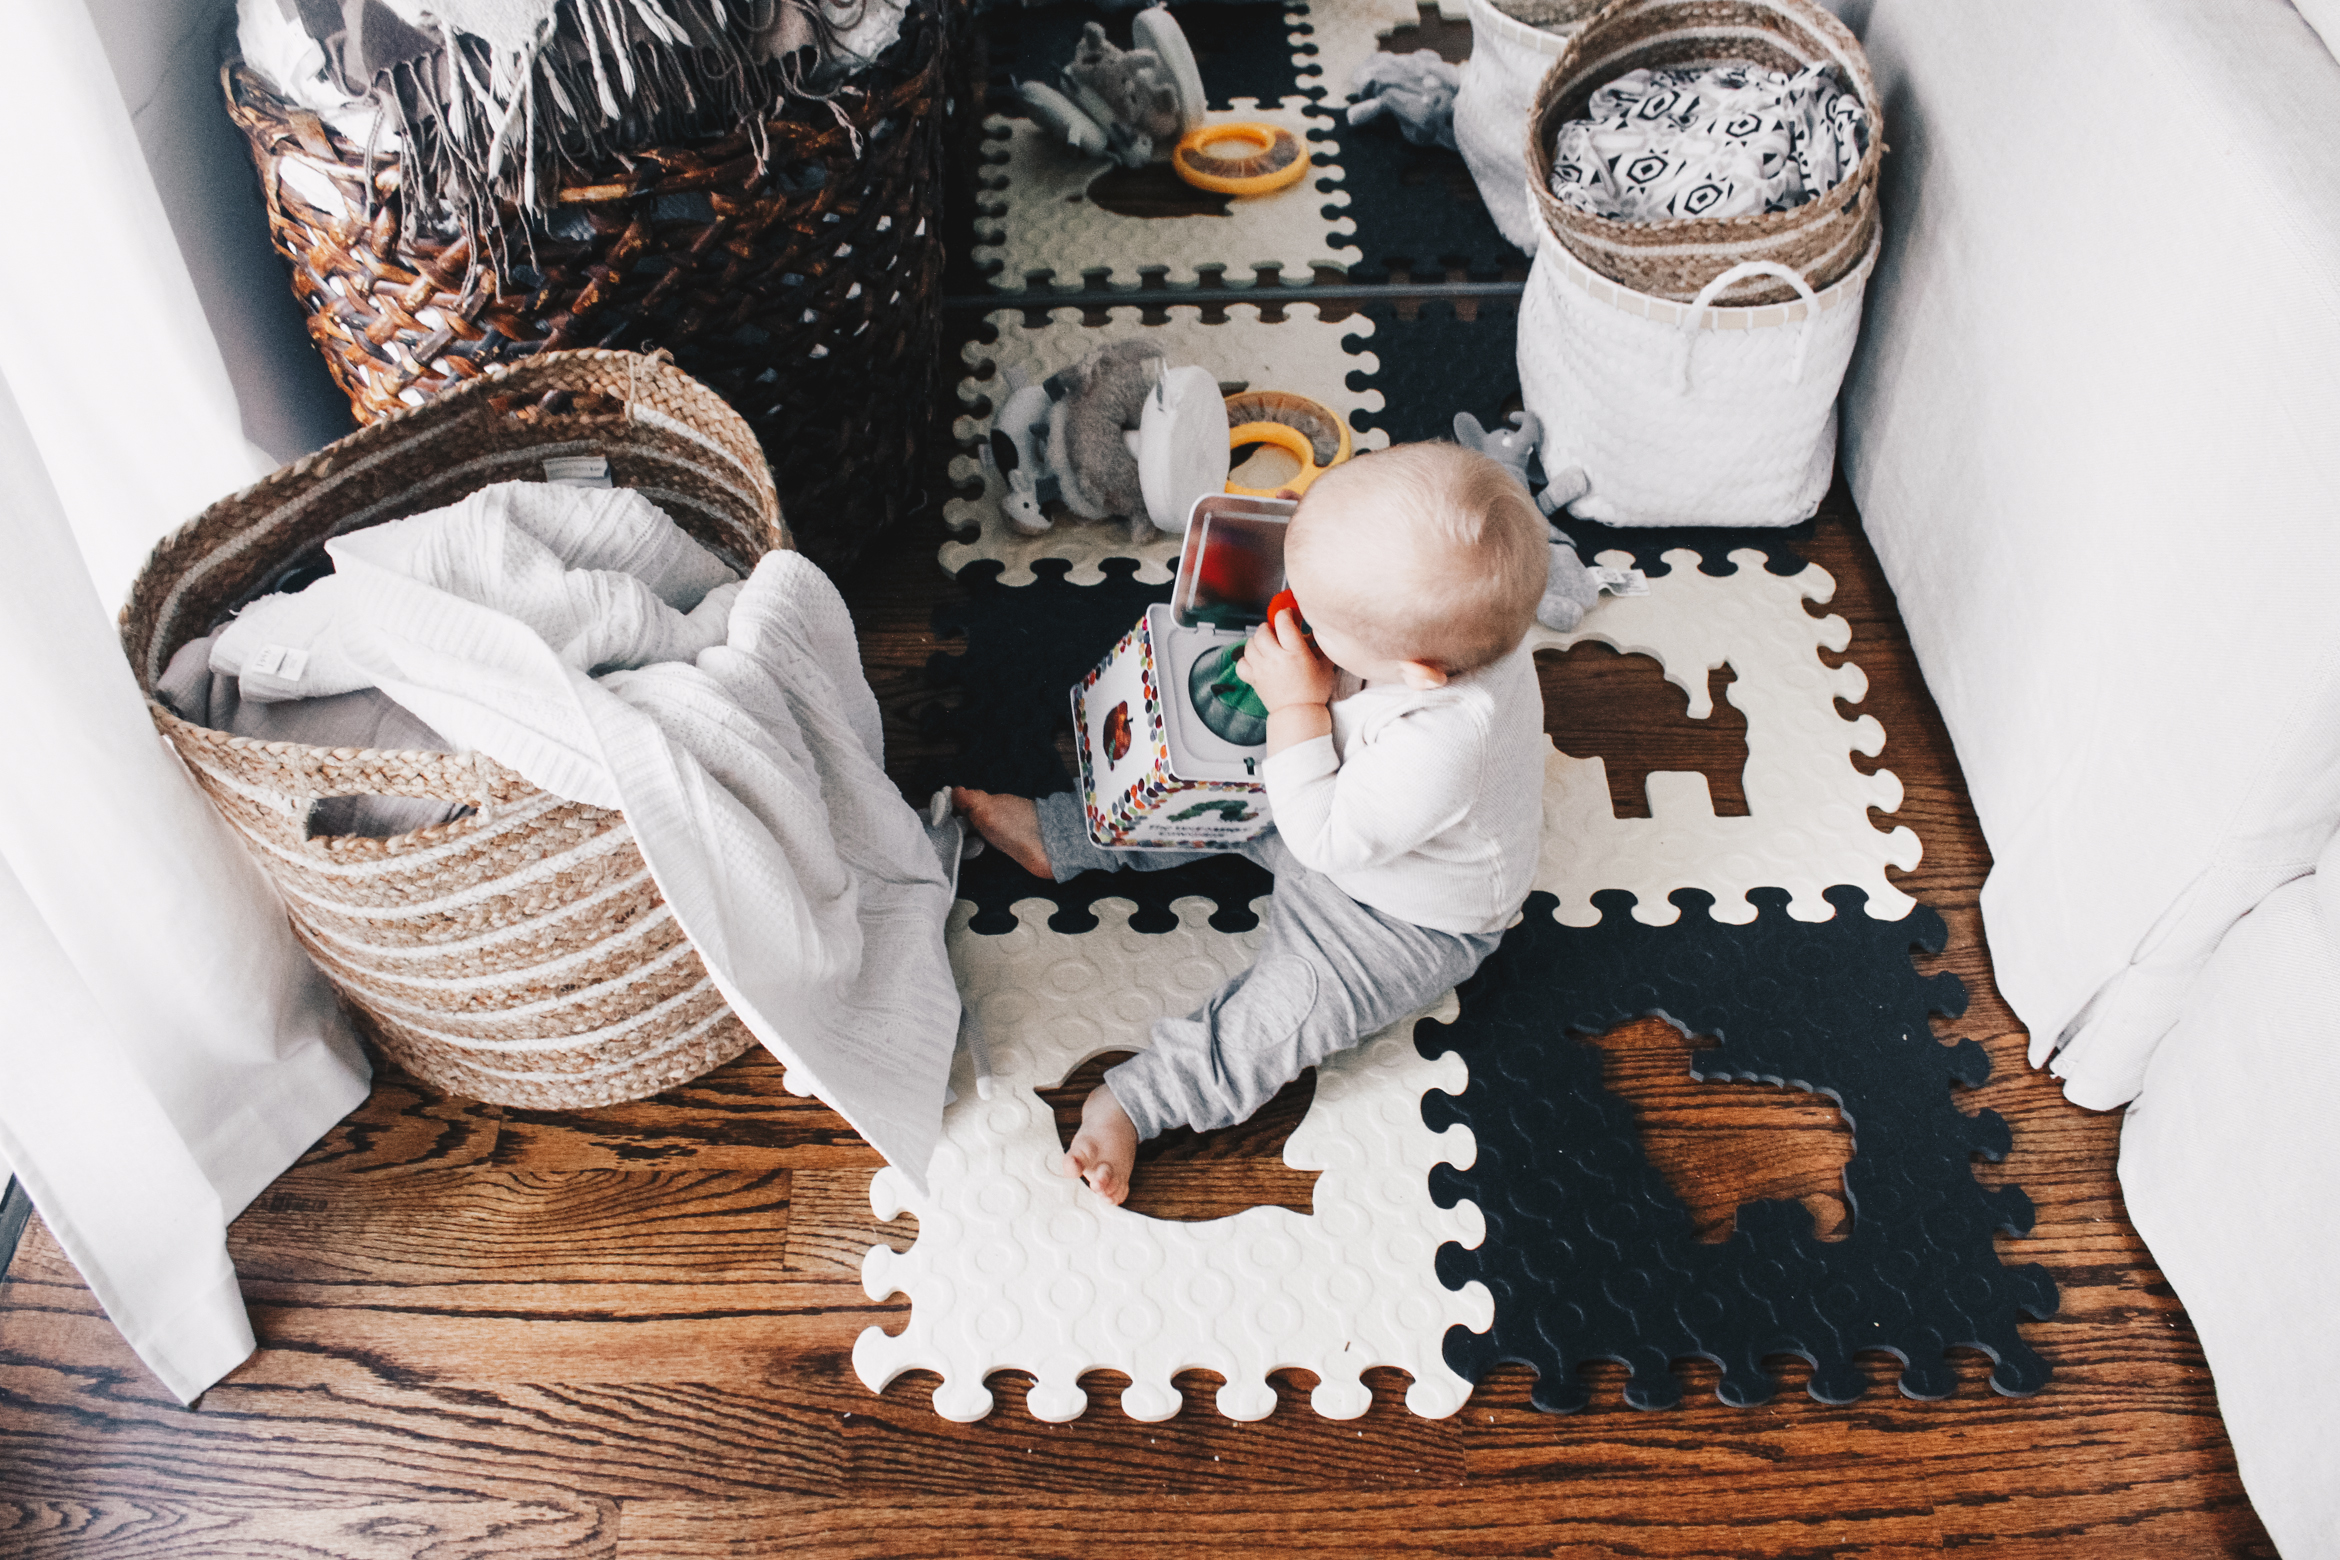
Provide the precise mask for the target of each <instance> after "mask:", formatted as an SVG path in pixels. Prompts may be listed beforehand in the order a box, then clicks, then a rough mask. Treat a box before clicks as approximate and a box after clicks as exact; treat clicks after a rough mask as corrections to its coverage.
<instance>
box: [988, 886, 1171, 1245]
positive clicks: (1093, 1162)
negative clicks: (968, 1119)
mask: <svg viewBox="0 0 2340 1560" xmlns="http://www.w3.org/2000/svg"><path fill="white" fill-rule="evenodd" d="M1006 848H1007V847H1006V846H1004V845H1003V846H1001V847H1000V849H1002V850H1005V849H1006ZM1137 1145H1138V1138H1137V1127H1136V1126H1135V1125H1134V1124H1133V1123H1132V1122H1131V1121H1130V1119H1129V1115H1128V1113H1127V1112H1125V1111H1124V1110H1122V1108H1121V1101H1119V1100H1117V1099H1115V1098H1114V1097H1113V1091H1112V1090H1111V1089H1108V1088H1107V1087H1105V1085H1103V1084H1101V1083H1100V1084H1098V1085H1097V1087H1095V1088H1094V1089H1091V1090H1090V1091H1089V1097H1088V1099H1087V1101H1085V1102H1084V1103H1083V1104H1082V1106H1081V1128H1080V1130H1079V1131H1078V1132H1075V1133H1074V1134H1073V1140H1072V1147H1071V1148H1069V1149H1067V1150H1065V1154H1064V1157H1063V1158H1061V1159H1059V1160H1058V1161H1057V1162H1056V1173H1057V1174H1058V1175H1062V1176H1079V1177H1080V1178H1081V1179H1082V1180H1084V1181H1086V1182H1088V1183H1089V1190H1091V1191H1093V1192H1095V1193H1096V1194H1097V1195H1098V1196H1100V1197H1102V1198H1104V1199H1105V1200H1106V1201H1107V1202H1109V1203H1113V1204H1115V1205H1116V1206H1118V1205H1119V1204H1120V1202H1121V1200H1122V1199H1123V1198H1125V1197H1127V1196H1128V1195H1129V1173H1130V1171H1132V1170H1133V1169H1135V1168H1136V1167H1137Z"/></svg>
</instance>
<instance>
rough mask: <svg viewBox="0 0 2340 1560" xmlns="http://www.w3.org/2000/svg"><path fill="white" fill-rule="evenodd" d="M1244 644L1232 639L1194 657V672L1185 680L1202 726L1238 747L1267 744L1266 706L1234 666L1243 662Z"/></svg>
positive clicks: (1187, 691) (1240, 669)
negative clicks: (1240, 661)
mask: <svg viewBox="0 0 2340 1560" xmlns="http://www.w3.org/2000/svg"><path fill="white" fill-rule="evenodd" d="M1243 645H1244V641H1242V640H1240V639H1231V640H1229V641H1228V642H1227V643H1225V644H1223V645H1221V646H1219V648H1217V649H1216V650H1206V651H1204V652H1203V653H1202V654H1201V655H1199V656H1197V657H1195V662H1194V670H1193V671H1191V672H1189V673H1188V674H1187V677H1186V693H1187V697H1188V698H1190V699H1192V700H1193V701H1194V712H1195V713H1196V714H1197V715H1200V716H1201V717H1202V721H1203V724H1204V725H1206V726H1208V727H1210V728H1211V730H1213V731H1215V732H1217V733H1218V734H1219V735H1220V736H1221V737H1223V738H1225V739H1226V740H1227V741H1229V742H1232V743H1234V744H1235V745H1236V746H1237V747H1258V746H1259V745H1260V744H1261V743H1263V742H1265V741H1267V717H1268V712H1267V705H1266V704H1264V703H1262V702H1261V700H1260V697H1259V690H1258V689H1256V688H1254V687H1252V686H1251V684H1250V683H1248V682H1246V681H1245V680H1244V678H1243V669H1242V668H1241V667H1240V666H1238V665H1237V664H1236V663H1237V662H1238V661H1239V660H1241V659H1242V656H1243Z"/></svg>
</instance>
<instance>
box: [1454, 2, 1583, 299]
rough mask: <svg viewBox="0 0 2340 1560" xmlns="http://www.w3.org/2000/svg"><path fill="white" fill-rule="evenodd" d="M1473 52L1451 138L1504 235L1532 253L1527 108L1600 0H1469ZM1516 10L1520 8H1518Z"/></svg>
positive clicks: (1536, 224) (1534, 225)
mask: <svg viewBox="0 0 2340 1560" xmlns="http://www.w3.org/2000/svg"><path fill="white" fill-rule="evenodd" d="M1469 4H1470V16H1471V57H1470V59H1469V60H1468V61H1466V62H1465V63H1464V65H1463V71H1462V88H1461V90H1459V91H1458V92H1456V93H1455V98H1454V145H1455V150H1457V151H1459V152H1461V153H1462V159H1463V162H1464V163H1465V164H1466V165H1467V166H1468V167H1469V168H1470V170H1471V178H1472V180H1473V181H1474V182H1475V183H1477V185H1478V186H1479V199H1481V200H1483V201H1485V202H1486V203H1487V215H1489V216H1490V217H1493V218H1494V219H1495V225H1496V226H1497V227H1498V228H1501V229H1502V230H1503V236H1504V237H1505V238H1508V239H1510V240H1511V241H1512V242H1513V243H1515V244H1517V245H1518V246H1519V247H1520V248H1521V249H1523V250H1525V251H1527V252H1528V253H1529V254H1531V255H1532V254H1534V253H1535V252H1536V235H1537V234H1538V233H1539V232H1541V231H1542V230H1543V226H1544V224H1543V220H1542V218H1541V217H1539V216H1538V215H1537V212H1536V204H1535V202H1534V201H1533V200H1530V199H1529V198H1528V195H1527V191H1526V188H1525V185H1526V181H1527V176H1528V166H1527V124H1528V114H1529V112H1530V111H1531V110H1533V109H1534V107H1535V106H1536V89H1537V88H1538V87H1540V86H1541V85H1543V81H1544V73H1545V72H1546V71H1548V70H1550V69H1551V68H1552V62H1553V61H1554V60H1556V59H1558V58H1559V57H1560V51H1561V49H1562V48H1564V47H1565V46H1566V45H1567V43H1568V40H1569V38H1570V37H1571V36H1573V35H1574V34H1575V33H1577V32H1579V31H1580V30H1582V29H1583V27H1584V23H1585V19H1586V18H1587V17H1590V16H1591V15H1592V13H1593V12H1594V11H1596V10H1598V9H1599V8H1600V5H1599V0H1575V3H1567V0H1534V3H1523V0H1506V4H1505V6H1498V5H1497V4H1495V0H1469ZM1514 12H1517V13H1519V14H1517V15H1514V14H1513V13H1514Z"/></svg>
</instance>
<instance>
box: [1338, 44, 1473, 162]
mask: <svg viewBox="0 0 2340 1560" xmlns="http://www.w3.org/2000/svg"><path fill="white" fill-rule="evenodd" d="M1461 86H1462V72H1461V71H1459V70H1456V69H1455V68H1454V67H1453V66H1452V65H1449V64H1447V63H1446V61H1444V60H1442V59H1440V58H1439V57H1438V51H1437V50H1435V49H1416V50H1415V51H1414V52H1413V53H1411V54H1386V53H1384V54H1373V55H1368V56H1367V57H1366V60H1365V63H1364V64H1362V65H1360V66H1358V67H1357V72H1356V74H1355V75H1353V76H1351V77H1350V78H1349V91H1350V92H1351V93H1353V94H1354V95H1355V97H1356V99H1357V101H1355V102H1354V103H1351V104H1350V105H1349V123H1350V124H1353V125H1361V124H1366V123H1369V122H1370V121H1372V120H1375V119H1378V118H1380V117H1381V116H1382V115H1384V114H1387V115H1388V116H1389V117H1390V118H1392V119H1395V120H1396V121H1397V122H1398V128H1399V129H1400V130H1402V131H1403V132H1404V133H1405V137H1406V139H1407V140H1409V141H1411V142H1413V143H1414V144H1415V145H1416V146H1443V147H1447V148H1449V149H1452V147H1453V146H1454V95H1455V93H1456V91H1457V90H1458V89H1459V88H1460V87H1461Z"/></svg>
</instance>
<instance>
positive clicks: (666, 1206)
mask: <svg viewBox="0 0 2340 1560" xmlns="http://www.w3.org/2000/svg"><path fill="white" fill-rule="evenodd" d="M788 1223H789V1173H788V1172H787V1171H785V1170H757V1171H746V1170H698V1169H692V1170H568V1171H542V1170H533V1171H520V1170H508V1169H504V1168H502V1167H500V1166H495V1165H487V1166H482V1167H479V1168H475V1169H461V1170H433V1171H417V1172H415V1173H413V1174H411V1175H406V1176H402V1177H400V1178H398V1179H397V1180H396V1181H395V1182H384V1181H382V1180H380V1179H371V1180H356V1181H351V1180H349V1179H347V1178H345V1177H343V1176H340V1175H337V1174H331V1173H324V1172H319V1171H317V1170H313V1169H311V1168H308V1167H306V1166H303V1167H299V1168H296V1169H294V1170H292V1171H291V1172H289V1173H287V1174H286V1175H285V1176H284V1177H282V1178H281V1179H280V1180H278V1181H277V1183H276V1185H275V1186H274V1187H273V1188H271V1190H270V1192H269V1194H268V1195H267V1196H266V1197H263V1198H261V1199H260V1200H259V1201H258V1202H255V1203H254V1204H253V1205H252V1207H251V1208H249V1209H248V1210H246V1211H245V1213H244V1214H243V1216H242V1217H241V1218H239V1219H237V1220H236V1222H235V1224H234V1225H233V1226H232V1227H231V1229H230V1230H229V1234H228V1251H229V1254H230V1255H231V1256H232V1257H234V1259H235V1263H236V1271H237V1273H238V1274H239V1275H241V1276H242V1278H243V1280H244V1282H245V1284H246V1285H247V1286H253V1285H259V1284H265V1283H280V1284H294V1285H300V1284H310V1285H316V1284H333V1283H352V1284H360V1285H370V1286H381V1285H385V1284H415V1285H430V1284H442V1285H444V1284H467V1283H471V1282H474V1281H476V1280H477V1279H478V1278H479V1277H480V1276H481V1275H483V1274H489V1273H492V1274H494V1275H495V1277H496V1279H497V1281H498V1282H499V1283H500V1284H504V1285H512V1284H592V1283H606V1282H610V1281H613V1280H614V1281H618V1282H628V1283H652V1284H655V1283H669V1284H723V1283H741V1282H755V1281H757V1280H759V1279H766V1278H772V1277H776V1276H777V1275H778V1274H779V1271H780V1269H781V1267H782V1265H783V1264H782V1258H783V1252H784V1250H785V1247H786V1244H787V1236H788Z"/></svg>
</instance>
